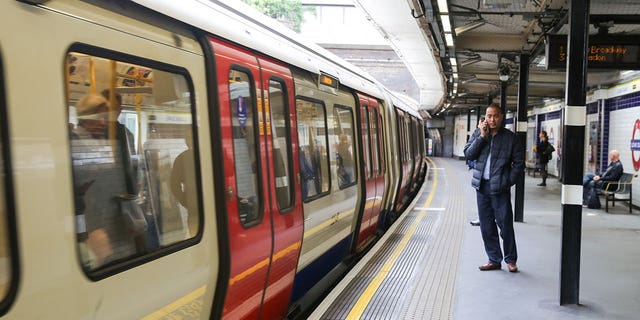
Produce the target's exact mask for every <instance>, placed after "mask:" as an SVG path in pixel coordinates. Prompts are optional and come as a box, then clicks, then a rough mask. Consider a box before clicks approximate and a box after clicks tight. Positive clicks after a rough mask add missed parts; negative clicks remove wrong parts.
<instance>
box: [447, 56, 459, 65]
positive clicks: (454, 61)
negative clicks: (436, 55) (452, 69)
mask: <svg viewBox="0 0 640 320" xmlns="http://www.w3.org/2000/svg"><path fill="white" fill-rule="evenodd" d="M449 61H451V65H452V66H455V65H457V64H458V63H457V61H456V58H449Z"/></svg>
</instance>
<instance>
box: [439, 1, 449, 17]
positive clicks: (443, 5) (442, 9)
mask: <svg viewBox="0 0 640 320" xmlns="http://www.w3.org/2000/svg"><path fill="white" fill-rule="evenodd" d="M438 9H439V10H440V13H441V14H442V13H447V12H449V6H448V5H447V0H438Z"/></svg>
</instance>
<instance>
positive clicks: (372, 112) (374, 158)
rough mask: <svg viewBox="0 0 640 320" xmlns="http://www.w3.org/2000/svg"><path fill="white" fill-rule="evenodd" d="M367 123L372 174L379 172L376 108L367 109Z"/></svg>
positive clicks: (375, 174) (376, 174)
mask: <svg viewBox="0 0 640 320" xmlns="http://www.w3.org/2000/svg"><path fill="white" fill-rule="evenodd" d="M369 123H370V126H369V127H370V128H371V129H370V130H371V135H370V137H371V163H372V167H373V168H372V170H373V175H374V176H378V175H379V174H380V150H378V115H377V110H376V108H370V109H369Z"/></svg>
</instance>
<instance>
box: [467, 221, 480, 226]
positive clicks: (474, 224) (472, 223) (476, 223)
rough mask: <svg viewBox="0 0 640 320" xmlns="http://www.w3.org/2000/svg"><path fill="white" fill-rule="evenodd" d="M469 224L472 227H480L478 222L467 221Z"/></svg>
mask: <svg viewBox="0 0 640 320" xmlns="http://www.w3.org/2000/svg"><path fill="white" fill-rule="evenodd" d="M469 223H470V224H471V225H472V226H479V225H480V220H473V221H469Z"/></svg>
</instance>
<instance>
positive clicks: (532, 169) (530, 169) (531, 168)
mask: <svg viewBox="0 0 640 320" xmlns="http://www.w3.org/2000/svg"><path fill="white" fill-rule="evenodd" d="M524 165H525V168H526V169H527V175H532V173H533V177H534V178H535V177H536V172H539V171H538V168H536V160H527V161H526V162H525V163H524Z"/></svg>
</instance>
